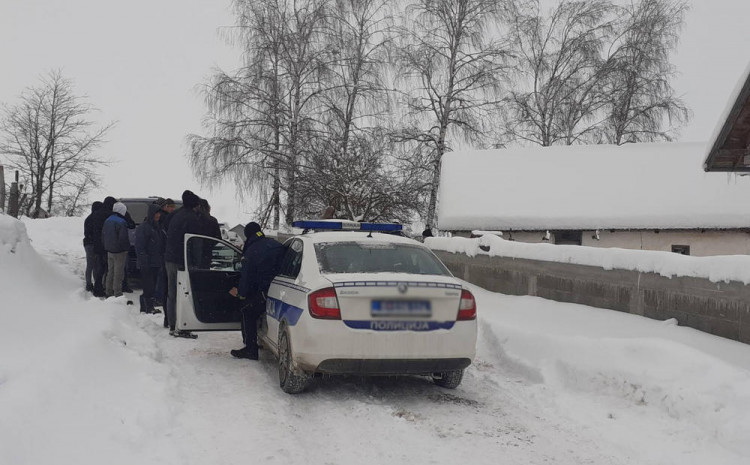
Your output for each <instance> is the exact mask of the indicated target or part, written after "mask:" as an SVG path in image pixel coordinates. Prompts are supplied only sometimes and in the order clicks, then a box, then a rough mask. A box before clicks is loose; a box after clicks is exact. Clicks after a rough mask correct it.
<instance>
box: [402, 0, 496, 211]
mask: <svg viewBox="0 0 750 465" xmlns="http://www.w3.org/2000/svg"><path fill="white" fill-rule="evenodd" d="M503 3H504V2H503V1H499V0H417V1H415V2H413V3H412V4H410V5H409V6H407V8H406V26H405V28H404V32H403V34H404V41H405V45H404V47H403V51H402V53H401V62H400V66H401V69H402V77H403V79H404V82H405V87H406V88H407V89H408V98H407V102H406V104H407V107H408V115H407V117H409V118H410V124H409V125H408V127H406V128H405V129H404V130H403V131H401V140H404V141H416V142H418V143H420V144H423V145H426V146H427V147H428V148H429V160H428V166H427V167H426V171H427V172H426V177H427V180H428V181H427V183H428V185H427V190H428V194H427V196H428V199H429V200H428V201H427V211H426V213H425V215H424V218H425V220H426V222H427V224H434V219H435V210H436V205H437V190H438V183H439V177H440V166H441V161H442V157H443V154H444V153H445V152H446V151H448V150H450V140H451V138H452V137H455V136H458V137H462V138H464V139H468V140H473V141H477V140H480V139H481V136H482V134H483V129H484V124H486V123H489V120H488V119H487V114H488V112H489V111H492V110H494V109H495V108H496V103H497V100H498V99H497V96H498V94H499V91H500V83H501V80H502V76H503V74H504V72H505V66H504V65H503V62H502V61H503V60H502V58H503V57H504V56H505V54H506V51H505V45H504V43H503V42H502V41H501V40H499V39H498V37H499V35H498V33H497V31H496V27H497V25H498V24H499V19H500V16H501V12H502V7H503Z"/></svg>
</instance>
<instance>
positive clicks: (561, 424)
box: [0, 219, 750, 465]
mask: <svg viewBox="0 0 750 465" xmlns="http://www.w3.org/2000/svg"><path fill="white" fill-rule="evenodd" d="M81 225H82V222H81V220H80V219H72V220H71V219H54V220H37V221H31V220H28V221H26V226H27V228H28V231H29V236H31V238H32V241H33V243H32V245H33V247H34V248H35V249H36V250H37V251H38V252H39V253H40V254H41V255H42V256H43V257H45V258H46V259H47V260H48V261H49V262H52V265H50V264H49V263H48V262H44V261H42V260H38V259H35V258H34V254H33V251H31V252H23V251H21V252H17V253H14V254H7V253H6V254H5V255H0V296H2V297H0V303H2V304H5V305H2V307H3V309H2V311H0V317H2V321H3V323H8V324H3V325H2V326H0V418H3V419H4V420H3V421H0V463H8V464H14V465H23V464H40V463H71V464H72V463H75V464H76V465H86V464H89V463H91V464H97V465H100V464H101V463H108V464H120V463H121V464H133V463H139V464H147V463H161V464H180V465H184V464H196V465H197V464H201V465H203V464H208V463H211V464H225V463H226V464H231V463H243V462H252V463H269V464H274V463H283V464H302V463H305V464H352V463H356V464H376V463H378V464H379V463H389V464H423V463H424V464H433V463H434V464H455V463H464V462H465V463H472V464H497V463H507V464H544V463H556V464H583V463H592V464H639V465H640V464H672V463H674V464H680V465H684V464H705V463H711V464H746V463H748V462H749V461H750V444H748V442H749V441H748V440H747V439H748V438H750V348H749V347H748V346H745V345H742V344H738V343H734V342H731V341H726V340H723V339H720V338H716V337H713V336H709V335H705V334H702V333H698V332H697V331H693V330H690V329H686V328H681V327H678V326H675V325H674V324H671V322H657V321H653V320H647V319H643V318H639V317H636V316H632V315H626V314H620V313H616V312H610V311H606V310H599V309H594V308H589V307H583V306H577V305H568V304H559V303H555V302H549V301H545V300H542V299H537V298H528V297H507V296H502V295H498V294H493V293H489V292H486V291H481V290H479V289H476V295H477V300H478V305H479V312H480V320H479V323H480V334H479V343H478V355H477V359H476V360H475V361H474V364H473V365H472V366H471V367H470V368H469V369H468V370H467V373H466V376H465V378H464V381H463V383H462V385H461V386H460V387H459V388H458V389H456V390H444V389H442V388H439V387H437V386H434V385H433V384H431V383H430V382H429V381H428V380H426V379H422V378H418V377H404V378H376V379H362V378H357V377H350V378H340V377H333V378H325V379H321V380H317V381H316V382H315V383H314V385H313V387H312V389H311V390H310V392H307V393H304V394H302V395H298V396H289V395H287V394H284V393H283V392H281V390H280V389H279V387H278V377H277V374H276V363H275V360H274V359H273V358H272V357H271V356H270V355H269V354H268V353H263V352H262V353H261V360H260V361H259V362H251V361H247V360H236V359H233V358H232V357H231V356H229V353H228V352H229V350H230V349H232V348H236V347H237V346H238V345H239V344H240V342H241V338H240V335H239V334H238V333H213V334H208V333H204V334H200V336H199V338H198V339H196V340H186V339H174V338H171V337H169V336H168V335H167V333H166V330H164V328H162V326H161V318H160V317H159V316H142V315H139V314H138V311H137V308H135V307H133V306H126V305H125V302H124V300H122V299H120V300H115V301H112V300H109V301H100V300H98V299H90V298H88V297H87V296H86V295H85V294H84V293H83V292H82V291H80V288H82V284H81V281H80V279H81V278H80V276H81V275H82V255H83V254H82V247H81V246H80V233H79V231H80V230H81V229H82V226H81ZM3 231H4V230H3V228H1V227H0V235H1V234H5V235H6V236H7V235H8V234H9V233H7V232H5V233H4V232H3ZM0 239H2V237H0ZM6 242H7V240H6ZM1 245H2V241H0V246H1ZM3 251H4V250H3V248H2V247H0V254H2V253H3ZM59 270H64V272H63V273H60V272H59ZM65 273H67V274H69V275H71V274H72V275H74V276H75V279H66V278H64V277H62V275H63V274H65ZM29 282H33V283H40V284H42V287H43V289H44V292H38V291H34V289H33V288H34V286H33V285H31V284H29ZM136 301H137V299H136ZM17 305H23V306H24V308H28V309H29V310H33V311H30V312H12V313H11V312H9V311H8V308H10V307H13V308H16V307H15V306H17ZM50 322H53V323H54V325H50ZM50 326H53V327H50ZM32 328H33V329H32ZM29 348H33V350H29Z"/></svg>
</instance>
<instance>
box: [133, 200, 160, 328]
mask: <svg viewBox="0 0 750 465" xmlns="http://www.w3.org/2000/svg"><path fill="white" fill-rule="evenodd" d="M160 217H161V207H159V205H156V204H153V203H152V204H151V205H149V206H148V215H147V216H146V221H144V222H143V223H141V224H140V225H138V227H137V228H136V230H135V253H136V263H137V265H138V269H139V270H140V271H141V284H142V287H143V294H141V297H140V300H141V313H160V312H159V311H158V310H156V309H155V308H154V291H155V289H156V279H157V276H158V274H159V269H160V268H161V266H162V262H163V261H164V236H163V234H162V231H161V227H160V226H159V218H160Z"/></svg>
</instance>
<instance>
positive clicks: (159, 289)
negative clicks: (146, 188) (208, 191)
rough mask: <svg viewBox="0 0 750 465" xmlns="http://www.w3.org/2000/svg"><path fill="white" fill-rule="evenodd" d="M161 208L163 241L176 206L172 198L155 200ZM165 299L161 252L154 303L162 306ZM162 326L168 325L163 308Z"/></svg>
mask: <svg viewBox="0 0 750 465" xmlns="http://www.w3.org/2000/svg"><path fill="white" fill-rule="evenodd" d="M155 203H156V204H157V205H159V207H160V208H161V216H160V217H159V228H160V230H161V235H162V238H163V243H164V244H166V242H167V228H169V222H170V221H171V219H172V216H173V212H174V211H175V208H176V207H177V206H176V205H175V203H174V200H172V199H169V198H167V199H163V200H160V201H157V202H155ZM166 301H167V265H166V263H165V262H164V255H163V254H162V259H161V267H160V268H159V274H158V277H157V278H156V292H155V294H154V302H155V305H158V306H162V305H164V303H165V302H166ZM164 327H165V328H168V327H169V322H168V321H167V312H166V309H165V310H164Z"/></svg>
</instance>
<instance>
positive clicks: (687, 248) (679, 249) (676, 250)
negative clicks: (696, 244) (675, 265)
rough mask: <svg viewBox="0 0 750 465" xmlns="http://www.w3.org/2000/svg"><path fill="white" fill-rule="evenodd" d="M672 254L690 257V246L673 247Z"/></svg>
mask: <svg viewBox="0 0 750 465" xmlns="http://www.w3.org/2000/svg"><path fill="white" fill-rule="evenodd" d="M672 252H674V253H678V254H680V255H690V246H689V245H673V246H672Z"/></svg>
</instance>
